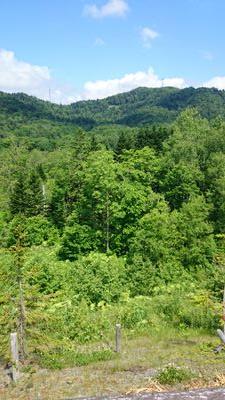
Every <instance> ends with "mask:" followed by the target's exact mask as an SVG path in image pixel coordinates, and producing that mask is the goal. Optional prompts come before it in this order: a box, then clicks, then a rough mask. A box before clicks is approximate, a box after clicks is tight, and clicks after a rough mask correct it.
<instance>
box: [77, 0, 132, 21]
mask: <svg viewBox="0 0 225 400" xmlns="http://www.w3.org/2000/svg"><path fill="white" fill-rule="evenodd" d="M128 10H129V6H128V3H127V1H126V0H108V1H107V2H106V3H104V4H103V5H102V6H97V5H96V4H88V5H86V6H85V7H84V14H85V15H87V16H89V17H92V18H96V19H101V18H105V17H124V16H125V15H126V14H127V12H128Z"/></svg>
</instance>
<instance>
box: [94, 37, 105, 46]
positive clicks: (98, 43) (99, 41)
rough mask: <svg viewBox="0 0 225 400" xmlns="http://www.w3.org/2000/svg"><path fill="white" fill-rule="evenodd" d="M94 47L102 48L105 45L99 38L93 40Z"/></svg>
mask: <svg viewBox="0 0 225 400" xmlns="http://www.w3.org/2000/svg"><path fill="white" fill-rule="evenodd" d="M94 45H95V46H96V47H102V46H104V45H105V41H104V40H103V39H102V38H101V37H97V38H96V39H95V42H94Z"/></svg>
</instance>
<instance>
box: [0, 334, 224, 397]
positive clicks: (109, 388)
mask: <svg viewBox="0 0 225 400" xmlns="http://www.w3.org/2000/svg"><path fill="white" fill-rule="evenodd" d="M218 342H219V341H218V339H217V338H216V336H215V337H211V336H208V335H203V334H199V333H196V332H191V331H189V332H186V333H179V334H178V333H177V332H175V331H172V330H167V331H166V332H154V333H153V332H152V334H149V335H148V336H144V337H138V338H131V337H128V336H126V335H125V334H124V335H123V349H122V353H121V355H120V357H119V358H116V359H114V360H110V361H105V362H98V363H95V364H91V365H88V366H86V367H75V368H69V369H65V370H61V371H58V370H57V371H49V370H43V369H42V370H41V369H38V368H36V371H35V372H34V373H32V374H31V375H30V376H29V375H25V376H24V377H23V379H21V381H20V382H19V383H18V384H17V385H16V386H12V385H9V386H8V387H4V384H3V382H2V385H1V382H0V399H1V400H15V399H18V400H37V399H41V400H53V399H54V400H61V399H66V398H72V397H80V396H101V395H119V394H121V393H124V394H130V393H140V392H163V391H168V390H184V389H198V388H202V387H209V386H212V387H218V386H223V385H225V363H224V361H225V353H224V352H222V353H221V354H217V355H216V354H214V353H213V351H212V348H213V346H215V347H216V345H217V344H218ZM169 363H172V364H173V365H174V366H176V367H181V368H184V367H185V368H188V369H189V370H191V372H192V373H193V376H194V377H193V378H191V379H190V381H188V382H185V383H179V384H177V385H175V386H170V387H169V386H168V385H166V386H164V385H160V384H159V382H157V379H156V375H157V373H158V371H159V370H160V369H161V368H163V367H165V366H167V365H168V364H169Z"/></svg>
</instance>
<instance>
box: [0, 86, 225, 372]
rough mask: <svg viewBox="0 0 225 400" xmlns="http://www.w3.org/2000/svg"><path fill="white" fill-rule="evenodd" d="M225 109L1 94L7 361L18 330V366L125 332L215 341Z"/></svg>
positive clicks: (164, 94) (0, 249)
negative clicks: (189, 333) (207, 334)
mask: <svg viewBox="0 0 225 400" xmlns="http://www.w3.org/2000/svg"><path fill="white" fill-rule="evenodd" d="M224 101H225V95H224V92H220V91H218V90H215V89H193V88H188V89H184V90H177V89H174V88H161V89H145V88H140V89H137V90H134V91H132V92H130V93H125V94H121V95H118V96H113V97H110V98H108V99H105V100H99V101H88V102H79V103H76V104H72V105H70V106H58V105H55V104H51V103H48V102H44V101H41V100H37V99H35V98H33V97H29V96H26V95H23V94H15V95H8V94H4V93H1V95H0V205H1V209H0V339H1V340H0V342H1V345H0V355H1V356H2V357H5V358H7V348H8V347H7V346H8V335H9V332H12V331H14V330H17V331H18V332H19V335H20V337H19V339H20V344H21V346H22V347H21V348H22V350H21V354H22V355H23V357H24V358H26V356H27V355H26V351H25V346H24V348H23V344H24V342H26V348H27V349H28V352H29V357H30V358H31V359H32V357H33V358H34V359H35V361H36V362H39V363H42V365H43V363H45V364H44V365H45V366H46V365H47V366H48V365H49V364H50V365H52V363H53V364H54V362H55V360H56V359H57V357H61V358H62V359H63V360H64V356H65V354H67V355H66V357H68V354H71V352H72V351H74V348H76V344H77V343H84V342H88V341H92V340H100V338H101V337H102V336H101V335H103V336H104V335H108V334H110V332H112V325H114V324H115V323H116V322H120V323H122V324H123V327H124V328H125V329H128V330H129V329H131V331H132V332H133V331H134V330H136V332H139V331H141V332H143V331H144V330H145V329H146V330H147V329H149V326H153V325H154V326H157V327H160V329H161V328H162V325H163V324H165V327H166V326H167V325H168V324H169V325H170V326H173V327H176V328H177V327H178V328H177V329H179V327H181V329H186V328H188V327H192V328H201V329H202V328H204V329H206V330H208V331H210V330H211V331H212V330H215V328H216V327H218V324H219V317H218V312H217V313H216V311H215V310H218V303H219V301H220V300H221V292H222V291H223V287H224V283H225V280H224V265H225V239H224V238H225V121H224V118H223V117H224V108H225V107H224ZM191 106H195V108H190V107H191ZM153 114H154V117H153ZM160 115H161V117H160V118H161V119H160V118H159V116H160ZM204 116H205V117H206V116H207V117H208V119H207V118H204ZM79 121H93V124H92V129H90V126H88V129H82V128H81V127H80V125H82V124H81V123H80V122H79ZM171 121H172V122H171ZM143 122H146V125H145V124H144V125H145V126H142V124H143ZM147 122H148V124H147ZM153 122H154V124H153ZM159 122H163V123H162V124H161V123H159ZM169 122H170V123H169ZM87 125H88V124H87ZM130 125H131V126H130ZM24 310H25V311H24ZM63 362H64V361H63ZM48 363H49V364H48ZM60 365H61V364H60ZM63 365H65V363H64V364H63Z"/></svg>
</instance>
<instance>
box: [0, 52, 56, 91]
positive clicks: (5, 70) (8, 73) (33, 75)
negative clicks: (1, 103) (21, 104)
mask: <svg viewBox="0 0 225 400" xmlns="http://www.w3.org/2000/svg"><path fill="white" fill-rule="evenodd" d="M49 80H50V71H49V68H48V67H40V66H38V65H31V64H28V63H26V62H23V61H19V60H17V59H16V57H15V54H14V53H13V52H12V51H7V50H3V49H0V87H1V89H2V90H15V91H16V90H20V89H21V90H23V89H24V90H26V89H29V88H32V89H36V88H38V87H39V86H40V84H43V82H46V83H47V82H49Z"/></svg>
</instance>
